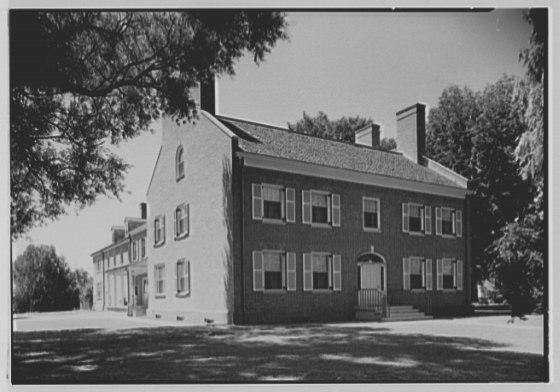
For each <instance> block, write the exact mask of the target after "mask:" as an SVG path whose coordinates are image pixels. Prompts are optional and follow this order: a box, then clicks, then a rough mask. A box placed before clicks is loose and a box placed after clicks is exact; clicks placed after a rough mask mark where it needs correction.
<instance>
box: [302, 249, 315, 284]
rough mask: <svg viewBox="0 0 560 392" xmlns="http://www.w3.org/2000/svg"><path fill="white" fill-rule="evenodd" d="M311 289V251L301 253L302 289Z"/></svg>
mask: <svg viewBox="0 0 560 392" xmlns="http://www.w3.org/2000/svg"><path fill="white" fill-rule="evenodd" d="M311 290H313V266H312V264H311V253H304V254H303V291H311Z"/></svg>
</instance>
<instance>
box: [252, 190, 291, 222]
mask: <svg viewBox="0 0 560 392" xmlns="http://www.w3.org/2000/svg"><path fill="white" fill-rule="evenodd" d="M252 203H253V205H252V210H253V219H256V220H262V221H263V222H295V221H296V192H295V189H293V188H285V187H283V186H281V185H273V184H252Z"/></svg>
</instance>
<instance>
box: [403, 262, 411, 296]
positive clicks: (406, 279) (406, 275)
mask: <svg viewBox="0 0 560 392" xmlns="http://www.w3.org/2000/svg"><path fill="white" fill-rule="evenodd" d="M403 290H410V259H407V258H406V257H405V258H403Z"/></svg>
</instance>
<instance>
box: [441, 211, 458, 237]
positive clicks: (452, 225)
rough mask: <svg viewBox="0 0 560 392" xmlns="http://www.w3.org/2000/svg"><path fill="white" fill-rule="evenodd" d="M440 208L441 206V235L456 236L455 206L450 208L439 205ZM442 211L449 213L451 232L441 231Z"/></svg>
mask: <svg viewBox="0 0 560 392" xmlns="http://www.w3.org/2000/svg"><path fill="white" fill-rule="evenodd" d="M440 208H441V236H442V237H443V238H456V236H455V219H456V214H455V211H456V210H455V208H452V207H440ZM444 211H449V212H450V213H451V234H448V233H444V232H443V212H444Z"/></svg>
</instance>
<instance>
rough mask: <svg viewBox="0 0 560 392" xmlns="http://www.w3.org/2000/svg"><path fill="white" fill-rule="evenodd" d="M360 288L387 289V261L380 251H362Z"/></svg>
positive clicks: (359, 272) (359, 265)
mask: <svg viewBox="0 0 560 392" xmlns="http://www.w3.org/2000/svg"><path fill="white" fill-rule="evenodd" d="M357 261H358V289H359V290H367V289H376V290H379V291H382V292H385V290H386V286H387V284H386V282H387V276H386V274H387V268H386V267H387V263H386V262H385V259H384V258H383V256H381V255H380V254H379V253H362V254H361V255H360V256H358V260H357Z"/></svg>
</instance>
